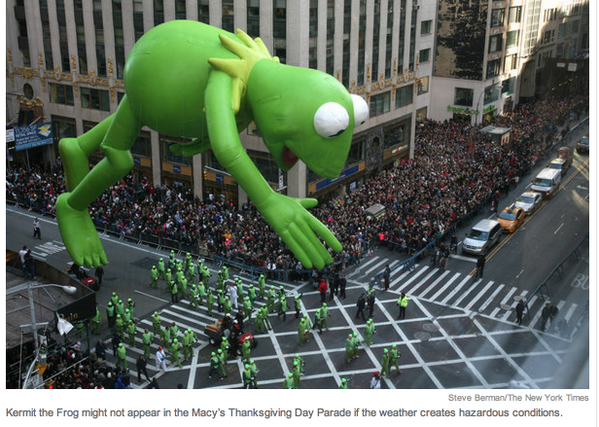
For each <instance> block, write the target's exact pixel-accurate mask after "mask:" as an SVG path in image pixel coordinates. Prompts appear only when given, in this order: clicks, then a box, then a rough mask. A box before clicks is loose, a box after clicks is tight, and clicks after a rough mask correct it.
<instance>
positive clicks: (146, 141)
mask: <svg viewBox="0 0 599 427" xmlns="http://www.w3.org/2000/svg"><path fill="white" fill-rule="evenodd" d="M131 154H135V155H137V156H143V157H152V142H151V139H150V133H149V132H146V131H141V132H140V133H139V135H137V139H136V140H135V143H134V144H133V146H132V147H131Z"/></svg>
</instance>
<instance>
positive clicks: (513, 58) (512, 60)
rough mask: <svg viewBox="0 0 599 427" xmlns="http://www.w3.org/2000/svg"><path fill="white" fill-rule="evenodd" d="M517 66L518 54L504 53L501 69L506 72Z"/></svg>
mask: <svg viewBox="0 0 599 427" xmlns="http://www.w3.org/2000/svg"><path fill="white" fill-rule="evenodd" d="M516 68H518V55H516V54H514V55H506V57H505V65H504V67H503V69H504V70H505V71H506V72H507V71H510V70H515V69H516Z"/></svg>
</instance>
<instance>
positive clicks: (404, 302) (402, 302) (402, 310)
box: [397, 292, 408, 320]
mask: <svg viewBox="0 0 599 427" xmlns="http://www.w3.org/2000/svg"><path fill="white" fill-rule="evenodd" d="M397 305H399V315H398V316H397V319H398V320H400V319H405V318H406V307H407V306H408V297H407V296H406V294H405V293H404V292H402V293H401V295H400V297H399V299H398V300H397Z"/></svg>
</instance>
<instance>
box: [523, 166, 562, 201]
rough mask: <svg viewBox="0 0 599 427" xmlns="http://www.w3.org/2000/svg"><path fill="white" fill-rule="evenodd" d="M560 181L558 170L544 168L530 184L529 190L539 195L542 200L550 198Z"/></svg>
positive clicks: (560, 175) (560, 174)
mask: <svg viewBox="0 0 599 427" xmlns="http://www.w3.org/2000/svg"><path fill="white" fill-rule="evenodd" d="M561 180H562V173H561V171H560V170H558V169H551V168H545V169H543V170H542V171H541V172H539V174H538V175H537V177H536V178H535V180H534V181H533V182H532V185H531V187H530V188H531V189H532V191H536V192H537V193H541V194H542V195H543V198H551V197H553V196H554V195H555V193H556V192H557V188H558V187H559V184H560V182H561Z"/></svg>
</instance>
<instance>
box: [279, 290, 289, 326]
mask: <svg viewBox="0 0 599 427" xmlns="http://www.w3.org/2000/svg"><path fill="white" fill-rule="evenodd" d="M281 317H282V318H283V322H284V321H286V320H287V298H285V295H283V296H282V297H281V300H280V301H279V318H281Z"/></svg>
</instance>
